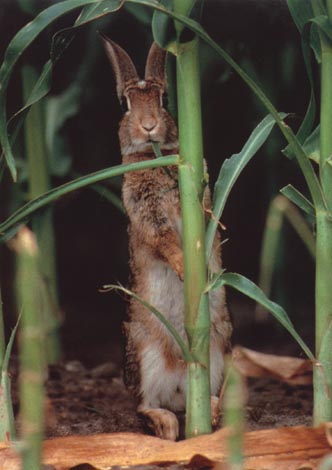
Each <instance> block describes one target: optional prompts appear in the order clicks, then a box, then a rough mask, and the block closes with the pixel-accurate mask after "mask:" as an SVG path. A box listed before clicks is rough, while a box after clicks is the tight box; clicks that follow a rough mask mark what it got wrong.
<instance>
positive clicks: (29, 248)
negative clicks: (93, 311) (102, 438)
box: [15, 228, 46, 470]
mask: <svg viewBox="0 0 332 470" xmlns="http://www.w3.org/2000/svg"><path fill="white" fill-rule="evenodd" d="M15 246H16V250H17V253H18V272H17V281H18V284H17V288H18V299H19V310H20V312H21V314H22V317H21V324H20V336H19V352H20V377H19V385H20V388H19V391H20V415H21V433H22V435H21V437H22V441H23V445H22V457H23V466H22V469H23V470H32V469H33V470H39V469H40V468H41V451H42V439H43V430H44V413H43V411H44V399H45V391H44V380H45V376H46V360H45V359H46V358H45V352H46V351H45V349H46V348H45V331H44V326H43V325H44V323H43V321H42V304H41V293H40V290H41V285H40V277H39V273H38V269H39V263H38V253H37V245H36V241H35V238H34V236H33V234H32V232H31V231H30V230H28V229H27V228H23V229H22V230H21V231H20V232H19V234H18V236H17V239H16V245H15Z"/></svg>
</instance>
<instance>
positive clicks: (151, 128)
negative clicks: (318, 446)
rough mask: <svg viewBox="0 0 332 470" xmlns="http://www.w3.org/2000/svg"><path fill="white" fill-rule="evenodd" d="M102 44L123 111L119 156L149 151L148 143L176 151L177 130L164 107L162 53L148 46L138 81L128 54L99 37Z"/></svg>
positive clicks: (164, 82) (154, 47) (164, 59)
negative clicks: (154, 143)
mask: <svg viewBox="0 0 332 470" xmlns="http://www.w3.org/2000/svg"><path fill="white" fill-rule="evenodd" d="M102 40H103V44H104V48H105V51H106V55H107V57H108V59H109V61H110V63H111V65H112V68H113V71H114V74H115V79H116V88H117V95H118V98H119V100H120V102H121V103H122V105H123V107H124V108H125V109H124V115H123V118H122V120H121V122H120V128H119V138H120V146H121V152H122V155H128V154H131V153H141V152H144V151H147V150H151V148H152V146H151V143H152V142H158V143H159V144H160V147H161V149H175V148H177V146H178V141H177V128H176V125H175V122H174V120H173V118H172V117H171V115H170V114H169V113H168V111H167V110H166V108H165V105H164V102H165V100H164V97H165V95H166V89H167V82H166V55H167V53H166V51H164V50H163V49H161V48H160V47H159V46H158V45H157V44H156V43H153V44H152V46H151V48H150V51H149V54H148V58H147V61H146V67H145V77H144V80H141V79H140V78H139V77H138V74H137V71H136V69H135V66H134V64H133V62H132V60H131V59H130V57H129V56H128V54H127V53H126V52H125V51H124V50H123V49H122V48H121V47H120V46H119V45H118V44H116V43H115V42H113V41H111V40H110V39H109V38H107V37H105V36H103V37H102Z"/></svg>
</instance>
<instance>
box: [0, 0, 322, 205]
mask: <svg viewBox="0 0 332 470" xmlns="http://www.w3.org/2000/svg"><path fill="white" fill-rule="evenodd" d="M127 2H128V3H133V4H139V5H145V6H147V7H150V8H153V9H155V10H158V11H161V12H164V13H167V14H168V15H169V16H170V17H172V18H174V19H176V20H177V21H179V22H180V23H182V24H183V25H185V26H186V27H188V28H189V29H191V30H192V31H193V32H194V33H196V34H197V35H198V36H199V37H200V38H201V39H203V40H204V41H205V42H206V43H207V44H209V45H210V46H211V47H212V48H213V49H214V50H215V51H216V52H217V53H218V54H219V55H220V56H221V57H222V58H223V59H224V60H226V62H227V63H228V64H229V65H230V66H231V67H232V68H233V69H234V70H235V71H236V73H238V74H239V75H240V77H241V78H242V79H243V80H244V81H245V82H246V83H247V85H248V86H249V87H250V88H251V90H252V91H253V92H254V93H255V94H256V96H257V97H258V98H259V99H260V100H261V102H262V103H263V104H264V106H265V107H266V109H267V110H268V111H269V112H270V113H271V114H272V116H273V117H274V118H275V120H276V122H277V124H278V126H279V128H280V130H281V132H282V133H283V135H284V136H285V138H286V139H287V141H288V142H289V143H290V144H291V145H292V148H293V151H294V152H295V154H296V158H297V160H298V163H299V165H300V167H301V170H302V172H303V175H304V177H305V179H306V182H307V184H308V186H309V189H310V192H311V195H312V198H313V200H314V201H315V205H316V206H317V207H320V208H322V209H325V202H324V197H323V194H322V190H321V187H320V184H319V181H318V178H317V175H316V174H315V172H314V170H313V168H312V166H311V164H310V162H309V161H308V159H307V156H306V154H305V152H304V151H303V148H302V147H301V143H300V142H299V141H298V140H297V139H296V137H295V135H294V134H293V132H292V130H291V129H290V128H289V127H288V126H286V125H285V123H284V122H283V121H282V119H281V118H280V116H279V114H278V112H277V110H276V108H275V107H274V106H273V104H272V103H271V101H270V100H269V99H268V97H267V96H266V95H265V93H264V92H263V90H262V89H261V88H260V87H259V86H258V85H257V84H256V83H255V81H254V80H252V79H251V78H250V77H249V76H248V75H247V74H246V73H245V72H244V70H242V68H241V67H239V65H238V64H237V63H236V62H235V61H234V60H233V59H232V58H231V57H230V55H229V54H228V53H227V52H226V51H225V50H224V49H222V48H221V47H220V46H218V44H217V43H215V42H214V41H213V40H212V39H211V38H210V36H209V35H208V34H207V33H206V31H205V30H204V29H203V28H202V27H201V26H200V24H199V23H197V22H196V21H194V20H192V19H189V18H187V17H186V16H183V15H179V14H176V13H174V12H172V11H169V10H167V9H166V8H165V7H163V6H162V5H161V4H160V3H159V2H157V1H155V0H127ZM92 3H97V2H96V0H95V2H93V1H92V0H66V1H64V2H61V3H58V4H56V5H53V6H52V7H50V8H48V9H46V10H44V11H43V12H42V13H41V14H40V15H38V16H37V18H36V19H35V20H34V21H32V22H31V23H29V24H28V25H27V26H25V27H24V28H23V29H22V30H21V31H19V32H18V33H17V35H16V36H15V38H14V39H13V40H12V42H11V43H10V45H9V47H8V49H7V53H6V56H5V62H4V64H3V65H2V67H1V69H0V140H1V142H2V145H3V149H4V152H5V157H6V161H7V163H8V166H9V168H10V169H11V172H12V175H13V178H14V179H16V168H15V161H14V157H13V154H12V150H11V146H10V142H9V139H8V135H7V129H6V112H5V102H6V98H5V96H6V90H7V86H8V80H9V77H10V74H11V73H12V69H13V66H14V65H15V63H16V62H17V60H18V58H19V57H20V55H21V54H22V53H23V52H24V50H25V49H26V47H27V46H28V45H29V44H31V42H32V41H33V39H34V38H35V37H37V36H38V34H39V33H40V32H41V31H43V29H45V28H46V27H47V26H48V25H49V24H50V23H52V21H54V20H55V19H57V18H58V17H60V16H62V15H64V14H65V13H67V12H69V11H72V10H74V9H75V8H78V7H79V6H87V5H90V4H92ZM105 14H107V13H105ZM99 17H100V16H99ZM14 45H15V47H14Z"/></svg>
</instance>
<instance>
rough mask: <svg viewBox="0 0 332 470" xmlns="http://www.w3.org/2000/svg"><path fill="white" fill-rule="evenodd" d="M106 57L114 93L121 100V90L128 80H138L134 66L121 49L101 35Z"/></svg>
mask: <svg viewBox="0 0 332 470" xmlns="http://www.w3.org/2000/svg"><path fill="white" fill-rule="evenodd" d="M101 38H102V41H103V45H104V49H105V52H106V55H107V57H108V59H109V61H110V62H111V65H112V68H113V70H114V74H115V79H116V91H117V94H118V97H119V99H120V100H121V97H122V94H123V90H124V88H125V86H126V83H127V82H128V81H129V80H133V79H135V80H138V75H137V72H136V69H135V66H134V64H133V62H132V60H131V58H130V57H129V55H128V54H127V52H125V51H124V50H123V49H122V47H120V46H119V45H118V44H116V43H115V42H113V41H111V40H110V39H109V38H108V37H107V36H104V35H101Z"/></svg>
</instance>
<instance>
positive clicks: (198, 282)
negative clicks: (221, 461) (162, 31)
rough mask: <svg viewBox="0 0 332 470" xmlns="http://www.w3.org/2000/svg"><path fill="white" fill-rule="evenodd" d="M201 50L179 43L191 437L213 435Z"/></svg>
mask: <svg viewBox="0 0 332 470" xmlns="http://www.w3.org/2000/svg"><path fill="white" fill-rule="evenodd" d="M176 3H177V2H175V3H174V6H175V7H176ZM180 3H181V2H180ZM198 48H199V43H198V39H197V38H196V39H194V40H193V41H191V42H190V43H185V44H182V45H179V51H178V55H177V95H178V118H179V139H180V141H179V147H180V159H181V164H180V166H179V187H180V196H181V213H182V237H183V256H184V295H185V329H186V332H187V336H188V342H189V347H190V349H191V350H192V352H193V354H194V355H195V357H196V358H197V362H195V363H189V364H188V369H187V406H186V409H187V413H186V437H191V436H194V435H198V434H204V433H209V432H211V409H210V380H209V369H210V365H209V363H210V358H209V332H210V316H209V305H208V297H207V294H203V291H204V290H205V287H206V282H207V269H206V258H205V217H204V209H203V202H202V197H203V190H204V163H203V141H202V122H201V102H200V72H199V57H198Z"/></svg>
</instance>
